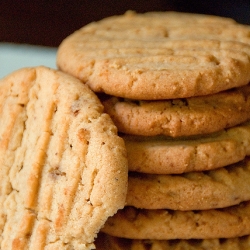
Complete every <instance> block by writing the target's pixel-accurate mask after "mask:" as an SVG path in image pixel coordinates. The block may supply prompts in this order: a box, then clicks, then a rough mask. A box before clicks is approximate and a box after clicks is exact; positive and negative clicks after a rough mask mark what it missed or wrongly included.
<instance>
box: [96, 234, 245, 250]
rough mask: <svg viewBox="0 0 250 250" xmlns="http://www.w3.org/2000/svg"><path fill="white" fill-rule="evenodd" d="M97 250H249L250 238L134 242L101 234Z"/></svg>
mask: <svg viewBox="0 0 250 250" xmlns="http://www.w3.org/2000/svg"><path fill="white" fill-rule="evenodd" d="M97 242H98V243H97V248H96V249H97V250H249V249H250V236H242V237H237V238H229V239H207V240H202V239H201V240H194V239H192V240H134V239H125V238H119V237H113V236H110V235H107V234H100V235H99V236H98V239H97Z"/></svg>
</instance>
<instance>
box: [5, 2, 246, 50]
mask: <svg viewBox="0 0 250 250" xmlns="http://www.w3.org/2000/svg"><path fill="white" fill-rule="evenodd" d="M126 10H135V11H137V12H147V11H167V10H174V11H182V12H194V13H204V14H212V15H218V16H225V17H231V18H233V19H235V20H236V21H238V22H240V23H243V24H249V25H250V0H228V1H215V0H187V1H185V0H172V1H170V0H169V1H167V0H165V1H161V0H151V1H136V0H133V1H132V0H128V1H121V0H120V1H110V0H107V1H101V0H93V1H83V0H81V1H80V0H75V1H74V0H72V1H70V0H68V1H66V0H55V1H53V0H47V1H42V0H40V1H38V0H34V1H27V0H26V1H25V0H12V1H11V0H3V1H1V0H0V42H15V43H28V44H35V45H44V46H53V47H57V46H58V45H59V44H60V43H61V41H62V40H63V39H64V38H65V37H66V36H68V35H69V34H71V33H72V32H73V31H75V30H77V29H79V28H81V27H82V26H84V25H86V24H87V23H90V22H92V21H98V20H100V19H102V18H104V17H107V16H111V15H116V14H123V13H124V12H125V11H126Z"/></svg>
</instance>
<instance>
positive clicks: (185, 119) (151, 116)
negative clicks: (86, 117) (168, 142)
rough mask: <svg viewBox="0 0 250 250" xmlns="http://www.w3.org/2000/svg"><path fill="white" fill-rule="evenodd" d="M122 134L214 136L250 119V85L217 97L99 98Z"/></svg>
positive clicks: (219, 94) (216, 95)
mask: <svg viewBox="0 0 250 250" xmlns="http://www.w3.org/2000/svg"><path fill="white" fill-rule="evenodd" d="M100 98H101V99H102V103H103V105H104V107H105V111H106V112H107V113H108V114H109V115H110V116H111V118H112V119H113V121H114V123H115V124H116V126H117V128H118V130H119V132H122V133H125V134H132V135H143V136H155V135H166V136H171V137H180V136H190V135H198V134H208V133H213V132H216V131H219V130H222V129H224V128H229V127H233V126H235V125H238V124H240V123H242V122H245V121H246V120H248V119H250V113H249V109H250V85H247V86H244V87H240V88H236V89H232V90H227V91H223V92H220V93H217V94H214V95H208V96H202V97H190V98H186V99H175V100H161V101H135V100H128V99H121V98H117V97H107V96H103V95H102V96H100Z"/></svg>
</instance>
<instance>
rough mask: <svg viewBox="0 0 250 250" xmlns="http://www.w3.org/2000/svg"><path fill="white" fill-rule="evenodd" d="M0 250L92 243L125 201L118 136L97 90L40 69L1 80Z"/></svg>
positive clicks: (124, 171)
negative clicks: (107, 220)
mask: <svg viewBox="0 0 250 250" xmlns="http://www.w3.org/2000/svg"><path fill="white" fill-rule="evenodd" d="M0 111H1V112H0V114H1V115H0V123H1V127H0V145H1V146H0V156H1V157H0V165H1V172H0V173H1V186H0V188H1V189H0V190H1V197H0V199H1V208H0V214H1V216H0V217H1V220H0V230H1V240H0V244H1V249H25V250H26V249H45V248H46V249H93V248H94V244H93V242H94V239H95V237H96V234H97V232H98V231H99V229H100V228H101V227H102V226H103V224H104V222H105V221H106V219H107V218H108V217H109V216H111V215H113V214H114V213H116V211H117V210H118V209H120V208H122V207H123V206H124V204H125V199H126V187H127V159H126V149H125V145H124V143H123V140H122V139H121V138H120V137H118V136H117V129H116V127H115V126H114V124H113V122H112V120H111V119H110V117H109V116H108V115H107V114H105V113H103V106H102V105H101V103H100V101H99V100H98V98H97V96H96V95H95V94H94V93H93V92H92V91H91V90H90V89H89V88H88V87H87V86H85V85H83V84H82V82H80V81H79V80H78V79H75V78H74V77H72V76H68V75H66V74H64V73H62V72H59V71H55V70H51V69H48V68H45V67H37V68H24V69H20V70H18V71H16V72H13V73H12V74H10V75H9V76H7V77H5V78H4V79H2V80H1V81H0Z"/></svg>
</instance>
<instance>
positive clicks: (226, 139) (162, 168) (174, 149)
mask: <svg viewBox="0 0 250 250" xmlns="http://www.w3.org/2000/svg"><path fill="white" fill-rule="evenodd" d="M122 138H123V139H124V141H125V145H126V148H127V153H128V164H129V170H130V171H136V172H142V173H150V174H181V173H184V172H191V171H205V170H211V169H216V168H220V167H224V166H227V165H230V164H233V163H236V162H238V161H241V160H243V159H244V158H245V156H246V155H250V123H245V124H242V125H238V126H235V127H232V128H230V129H228V130H223V131H220V132H217V133H213V134H209V135H207V136H193V137H182V138H176V139H174V138H170V137H166V136H153V137H149V136H136V135H135V136H131V135H125V134H124V135H122Z"/></svg>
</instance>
